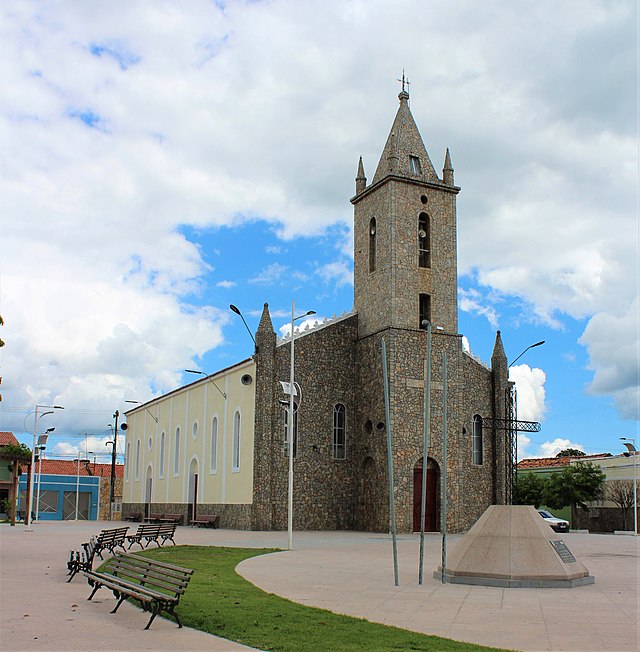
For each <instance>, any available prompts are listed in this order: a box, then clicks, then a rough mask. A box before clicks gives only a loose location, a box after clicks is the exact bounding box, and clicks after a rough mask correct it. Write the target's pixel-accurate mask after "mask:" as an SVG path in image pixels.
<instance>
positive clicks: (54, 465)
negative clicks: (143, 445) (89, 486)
mask: <svg viewBox="0 0 640 652" xmlns="http://www.w3.org/2000/svg"><path fill="white" fill-rule="evenodd" d="M87 467H88V469H89V470H87ZM36 468H37V470H38V471H39V470H40V463H37V464H36ZM89 471H91V473H89ZM42 473H46V474H48V475H77V474H78V463H77V462H74V461H73V460H47V459H43V460H42ZM80 475H82V476H88V475H94V476H99V477H102V478H110V477H111V464H100V463H98V464H95V465H94V463H93V462H91V461H90V460H89V463H88V464H84V463H83V462H82V461H81V462H80ZM122 477H124V465H123V464H116V478H122Z"/></svg>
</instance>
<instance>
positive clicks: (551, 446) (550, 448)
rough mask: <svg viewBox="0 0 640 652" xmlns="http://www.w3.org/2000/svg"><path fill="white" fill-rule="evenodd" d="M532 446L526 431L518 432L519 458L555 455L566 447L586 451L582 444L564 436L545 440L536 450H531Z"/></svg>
mask: <svg viewBox="0 0 640 652" xmlns="http://www.w3.org/2000/svg"><path fill="white" fill-rule="evenodd" d="M530 447H531V439H530V438H529V437H527V436H526V435H525V434H524V433H518V460H522V459H529V458H536V457H555V456H556V455H557V454H558V453H559V452H560V451H562V450H564V449H565V448H576V449H577V450H580V451H582V452H583V453H584V452H585V448H584V446H583V445H582V444H576V443H575V442H573V441H571V440H570V439H563V438H562V437H556V438H555V439H554V440H553V441H545V442H543V443H542V444H540V445H539V446H538V447H537V449H535V450H529V449H530Z"/></svg>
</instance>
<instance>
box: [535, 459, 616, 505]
mask: <svg viewBox="0 0 640 652" xmlns="http://www.w3.org/2000/svg"><path fill="white" fill-rule="evenodd" d="M606 477H607V476H606V475H605V473H604V472H603V471H602V469H601V468H600V467H598V466H595V465H594V464H592V463H591V462H576V463H575V464H569V466H566V467H565V468H564V469H562V471H561V472H560V473H553V474H552V475H551V476H550V477H549V480H548V482H547V483H546V485H545V491H544V496H543V498H544V501H543V502H544V504H545V505H548V506H549V507H550V508H551V509H562V508H563V507H566V506H567V505H571V507H580V508H581V509H584V510H586V509H588V505H587V503H590V502H592V501H594V500H599V499H600V498H602V496H603V494H604V492H603V486H604V481H605V480H606Z"/></svg>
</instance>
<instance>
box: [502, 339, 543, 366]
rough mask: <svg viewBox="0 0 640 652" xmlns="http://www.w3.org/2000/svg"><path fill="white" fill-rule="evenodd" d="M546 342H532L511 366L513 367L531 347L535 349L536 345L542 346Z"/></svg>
mask: <svg viewBox="0 0 640 652" xmlns="http://www.w3.org/2000/svg"><path fill="white" fill-rule="evenodd" d="M544 343H545V340H541V341H540V342H536V343H535V344H530V345H529V346H528V347H527V348H526V349H525V350H524V351H523V352H522V353H521V354H520V355H519V356H518V357H517V358H516V359H515V360H514V361H513V362H512V363H511V364H510V365H509V366H510V367H512V366H513V365H514V364H515V363H516V362H517V361H518V360H520V358H521V357H522V356H523V355H524V354H525V353H526V352H527V351H528V350H529V349H534V348H535V347H536V346H542V345H543V344H544Z"/></svg>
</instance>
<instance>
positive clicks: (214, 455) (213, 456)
mask: <svg viewBox="0 0 640 652" xmlns="http://www.w3.org/2000/svg"><path fill="white" fill-rule="evenodd" d="M209 445H210V447H211V448H210V450H209V473H212V474H213V473H217V472H218V416H217V415H215V416H213V417H212V418H211V439H210V441H209Z"/></svg>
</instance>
